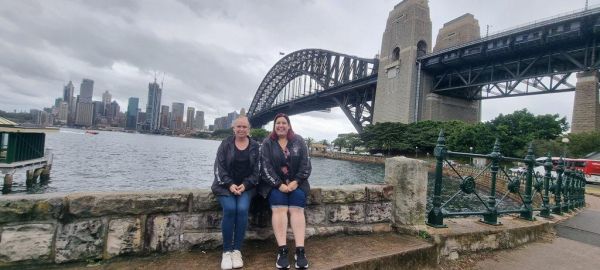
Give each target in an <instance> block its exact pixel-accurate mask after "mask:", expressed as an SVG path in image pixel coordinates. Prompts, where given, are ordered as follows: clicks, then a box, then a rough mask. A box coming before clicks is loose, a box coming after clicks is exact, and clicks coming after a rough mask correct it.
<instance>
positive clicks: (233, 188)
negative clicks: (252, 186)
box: [229, 184, 240, 195]
mask: <svg viewBox="0 0 600 270" xmlns="http://www.w3.org/2000/svg"><path fill="white" fill-rule="evenodd" d="M238 189H239V186H238V185H236V184H232V185H231V186H229V191H231V193H233V194H234V195H240V193H238Z"/></svg>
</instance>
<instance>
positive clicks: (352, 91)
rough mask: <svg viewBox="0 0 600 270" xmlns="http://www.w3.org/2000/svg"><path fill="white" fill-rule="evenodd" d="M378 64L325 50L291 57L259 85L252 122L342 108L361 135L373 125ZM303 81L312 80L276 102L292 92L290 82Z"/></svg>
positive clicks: (282, 61)
mask: <svg viewBox="0 0 600 270" xmlns="http://www.w3.org/2000/svg"><path fill="white" fill-rule="evenodd" d="M378 63H379V61H378V60H377V59H366V58H359V57H355V56H350V55H346V54H341V53H336V52H332V51H328V50H321V49H305V50H299V51H295V52H293V53H290V54H288V55H286V56H285V57H283V58H282V59H281V60H279V61H278V62H277V63H276V64H275V65H274V66H273V67H272V68H271V70H269V72H268V73H267V75H266V76H265V77H264V79H263V80H262V82H261V84H260V85H259V87H258V89H257V91H256V94H255V96H254V99H253V100H252V103H251V105H250V107H249V109H248V117H249V118H250V122H251V123H252V125H254V126H261V125H264V124H266V123H267V122H268V121H270V120H272V117H273V116H274V115H275V114H276V113H277V112H286V113H288V114H295V113H302V112H307V111H313V110H323V109H328V108H331V107H335V106H340V107H341V109H342V111H344V113H345V114H346V116H347V117H348V118H349V119H350V121H351V122H352V124H353V125H354V127H355V128H356V129H357V131H358V132H361V131H362V126H363V125H364V124H367V123H372V114H373V101H374V94H375V85H376V81H377V66H378ZM299 77H304V78H306V77H308V78H309V80H310V84H308V86H307V84H306V83H305V84H304V85H303V86H302V87H303V89H295V90H294V91H290V92H291V93H287V92H285V96H284V99H283V100H277V102H276V99H277V98H278V96H279V99H281V95H280V94H281V93H282V91H289V84H290V82H293V81H294V79H297V78H299ZM312 81H314V82H315V83H314V84H312ZM286 87H287V88H286ZM369 102H370V103H369ZM294 106H295V108H292V107H294Z"/></svg>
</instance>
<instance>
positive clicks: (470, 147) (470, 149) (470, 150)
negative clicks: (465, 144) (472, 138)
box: [469, 146, 473, 166]
mask: <svg viewBox="0 0 600 270" xmlns="http://www.w3.org/2000/svg"><path fill="white" fill-rule="evenodd" d="M469 153H471V154H473V146H469ZM471 166H473V157H471Z"/></svg>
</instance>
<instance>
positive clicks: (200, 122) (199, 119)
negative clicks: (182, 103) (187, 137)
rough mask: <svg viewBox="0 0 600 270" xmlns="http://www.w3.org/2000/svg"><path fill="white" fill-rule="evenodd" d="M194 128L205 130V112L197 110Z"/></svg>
mask: <svg viewBox="0 0 600 270" xmlns="http://www.w3.org/2000/svg"><path fill="white" fill-rule="evenodd" d="M194 128H195V129H197V130H204V112H203V111H196V117H194Z"/></svg>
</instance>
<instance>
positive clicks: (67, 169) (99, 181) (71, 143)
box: [0, 129, 384, 196]
mask: <svg viewBox="0 0 600 270" xmlns="http://www.w3.org/2000/svg"><path fill="white" fill-rule="evenodd" d="M219 144H220V141H214V140H203V139H192V138H180V137H169V136H159V135H146V134H132V133H123V132H108V131H100V132H99V133H98V134H97V135H92V134H86V133H85V132H84V131H82V130H76V129H61V130H60V132H53V133H48V134H47V136H46V147H47V148H51V149H52V151H53V153H54V161H53V165H52V171H51V177H50V181H49V182H48V183H47V184H44V185H36V186H35V187H33V188H32V189H29V190H27V189H26V187H25V179H24V178H25V173H24V172H22V171H20V172H18V173H17V174H15V176H14V178H15V181H14V185H13V191H12V193H10V194H19V193H20V194H23V193H52V192H61V193H70V192H78V191H135V190H175V189H185V188H209V187H210V185H211V184H212V181H213V164H214V160H215V155H216V152H217V148H218V147H219ZM312 166H313V170H312V175H311V177H310V182H311V185H313V186H339V185H346V184H365V183H383V177H384V167H383V165H378V164H364V163H354V162H349V161H341V160H331V159H323V158H313V159H312ZM0 196H3V195H0Z"/></svg>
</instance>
